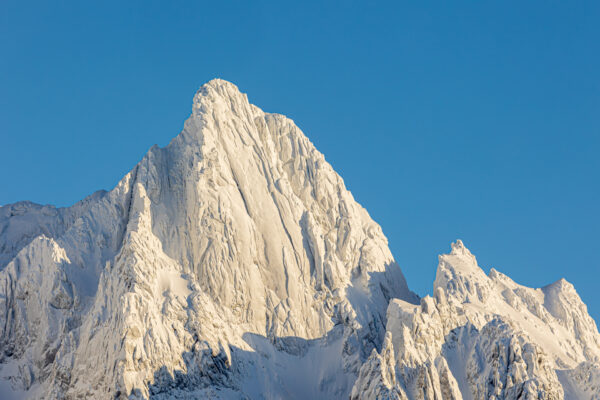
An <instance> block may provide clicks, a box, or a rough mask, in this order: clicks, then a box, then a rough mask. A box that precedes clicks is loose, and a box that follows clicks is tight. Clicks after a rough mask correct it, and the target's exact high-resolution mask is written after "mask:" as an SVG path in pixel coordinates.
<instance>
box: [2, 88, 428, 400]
mask: <svg viewBox="0 0 600 400" xmlns="http://www.w3.org/2000/svg"><path fill="white" fill-rule="evenodd" d="M0 232H1V239H0V267H1V268H2V271H0V311H1V312H0V329H1V335H0V338H1V341H0V351H1V357H2V359H1V364H0V365H1V369H0V377H2V379H4V380H5V382H6V383H5V384H3V387H5V386H6V384H10V386H11V387H12V388H13V389H14V390H15V391H26V393H27V396H30V397H38V398H62V397H65V396H66V397H73V398H74V397H94V398H114V397H137V398H147V397H157V398H161V397H164V398H168V397H171V396H174V395H180V396H185V395H186V394H194V393H196V395H206V396H212V397H223V398H244V397H249V398H257V396H260V395H262V396H264V398H293V397H294V396H296V398H306V396H309V397H312V398H319V397H321V398H332V397H334V398H337V397H339V398H343V397H347V396H348V395H349V393H350V390H351V387H352V383H353V382H354V380H355V379H356V376H357V374H358V371H359V368H360V366H361V365H362V363H363V361H364V360H365V359H366V358H367V357H368V355H369V354H370V353H371V351H372V350H373V349H380V347H381V343H382V341H383V336H384V332H385V323H386V309H387V305H388V303H389V300H390V299H391V298H401V299H404V300H405V301H408V302H415V301H418V298H417V297H416V296H415V295H414V294H413V293H411V292H410V291H409V290H408V288H407V285H406V282H405V280H404V277H403V275H402V273H401V271H400V269H399V267H398V266H397V264H396V263H395V262H394V259H393V257H392V255H391V253H390V251H389V249H388V246H387V240H386V238H385V236H384V235H383V233H382V232H381V229H380V227H379V226H378V225H377V224H376V223H375V222H373V220H371V218H370V217H369V215H368V213H367V212H366V211H365V210H364V209H363V208H362V207H361V206H360V205H359V204H358V203H356V202H355V200H354V199H353V197H352V195H351V194H350V192H348V191H347V190H346V188H345V186H344V183H343V181H342V179H341V178H340V177H339V176H338V175H337V174H336V173H335V172H334V171H333V169H332V168H331V166H330V165H329V164H328V163H327V162H326V161H325V159H324V157H323V155H322V154H321V153H319V152H318V151H317V150H316V149H315V148H314V146H313V145H312V143H310V141H309V140H308V139H307V138H306V137H305V136H304V134H303V133H302V132H301V131H300V130H299V129H298V127H296V125H294V123H293V121H291V120H290V119H288V118H286V117H284V116H282V115H277V114H268V113H265V112H263V111H261V110H260V109H259V108H257V107H255V106H253V105H251V104H250V103H249V102H248V99H247V97H246V95H244V94H242V93H240V92H239V90H238V89H237V87H235V86H234V85H233V84H231V83H229V82H225V81H222V80H213V81H211V82H209V83H207V84H206V85H204V86H202V88H201V89H200V90H199V91H198V93H197V94H196V95H195V97H194V102H193V111H192V115H191V116H190V118H189V119H188V120H187V121H186V122H185V125H184V129H183V131H182V132H181V133H180V134H179V135H178V136H177V137H176V138H174V139H173V140H172V141H171V143H170V144H169V145H168V146H166V147H165V148H159V147H156V146H155V147H153V148H152V149H150V151H149V152H148V153H147V154H146V156H145V157H144V158H143V159H142V161H140V163H139V164H138V165H137V166H136V167H135V168H134V169H133V170H132V171H131V172H130V173H129V174H127V175H126V176H125V177H124V178H123V179H122V180H121V182H120V183H119V184H118V185H117V186H116V187H115V188H114V189H113V190H111V191H110V192H106V193H98V194H96V195H93V196H91V197H89V198H87V199H86V200H84V201H82V202H81V203H77V204H76V205H74V206H73V207H70V208H62V209H56V208H53V207H51V206H38V205H35V204H33V203H18V204H14V205H9V206H5V207H1V208H0ZM311 366H317V367H314V368H313V369H312V370H308V369H309V368H310V367H311ZM261 371H264V373H262V372H261ZM292 394H293V395H292ZM304 395H306V396H304Z"/></svg>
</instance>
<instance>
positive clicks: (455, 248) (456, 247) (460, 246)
mask: <svg viewBox="0 0 600 400" xmlns="http://www.w3.org/2000/svg"><path fill="white" fill-rule="evenodd" d="M450 246H451V247H452V251H451V252H450V254H453V255H463V256H472V254H471V252H470V251H469V249H467V248H466V247H465V245H464V243H463V242H462V240H460V239H457V240H456V242H454V243H452V244H451V245H450Z"/></svg>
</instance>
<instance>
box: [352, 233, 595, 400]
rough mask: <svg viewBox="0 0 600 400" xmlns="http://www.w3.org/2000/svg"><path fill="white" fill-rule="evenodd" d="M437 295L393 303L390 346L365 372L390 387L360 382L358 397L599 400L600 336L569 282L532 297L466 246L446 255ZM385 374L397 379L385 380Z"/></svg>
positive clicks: (373, 357)
mask: <svg viewBox="0 0 600 400" xmlns="http://www.w3.org/2000/svg"><path fill="white" fill-rule="evenodd" d="M434 294H435V295H434V297H433V298H432V297H429V296H427V297H425V298H423V299H421V304H420V305H418V306H416V305H413V304H409V303H407V302H404V301H402V300H392V301H391V302H390V305H389V307H388V323H387V334H386V335H387V337H388V340H387V341H386V344H385V346H384V349H383V350H382V354H381V355H380V354H379V353H378V352H377V351H375V350H374V351H373V354H372V355H371V356H370V358H369V360H368V361H367V362H366V363H365V365H364V366H363V367H362V368H361V372H360V376H361V377H362V376H363V375H366V374H369V375H370V376H371V379H370V380H369V381H377V380H380V381H381V383H379V384H378V385H371V387H369V385H368V384H366V383H365V380H364V379H362V380H361V379H359V380H358V381H357V382H356V384H355V387H354V389H353V391H352V396H353V398H380V397H379V396H378V395H377V392H378V391H379V392H381V391H384V390H385V391H392V390H394V391H396V392H398V393H400V394H401V395H399V397H397V398H407V399H434V398H444V399H562V398H567V399H598V398H599V396H600V379H599V375H598V371H600V334H598V329H597V327H596V324H595V323H594V321H593V320H592V318H591V317H590V316H589V315H588V313H587V309H586V306H585V304H583V302H582V301H581V299H580V298H579V296H578V295H577V293H576V292H575V290H574V288H573V286H572V285H571V284H569V283H568V282H566V281H565V280H564V279H563V280H560V281H558V282H556V283H554V284H552V285H549V286H546V287H544V288H542V289H531V288H527V287H525V286H521V285H518V284H517V283H515V282H513V281H512V280H511V279H510V278H508V277H507V276H506V275H503V274H501V273H500V272H498V271H496V270H494V269H492V270H491V271H490V273H489V275H488V276H486V275H485V273H484V272H483V270H482V269H481V268H480V267H479V266H478V265H477V260H476V259H475V257H474V256H473V255H472V254H471V252H470V251H469V250H468V249H467V248H466V247H465V246H464V245H463V243H462V242H461V241H457V242H456V243H454V244H453V245H452V251H451V253H450V254H445V255H442V256H440V262H439V267H438V270H437V274H436V279H435V282H434ZM388 353H389V354H391V356H388V357H385V358H384V359H385V360H386V362H385V363H382V357H383V354H388ZM380 365H383V367H382V366H380ZM385 370H394V372H395V374H394V375H395V378H394V379H392V380H390V379H388V380H382V379H381V378H380V377H382V376H389V375H390V374H389V373H381V372H378V371H385Z"/></svg>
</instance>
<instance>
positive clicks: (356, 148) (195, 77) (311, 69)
mask: <svg viewBox="0 0 600 400" xmlns="http://www.w3.org/2000/svg"><path fill="white" fill-rule="evenodd" d="M51 3H52V4H51ZM55 3H58V2H46V1H40V2H35V1H34V2H25V1H7V0H4V1H2V2H1V3H0V52H1V53H0V93H1V95H0V132H1V142H0V143H1V144H0V204H6V203H11V202H15V201H18V200H25V199H28V200H33V201H36V202H40V203H51V204H56V205H60V206H65V205H70V204H72V203H74V202H76V201H77V200H79V199H81V198H83V197H84V196H86V195H87V194H90V193H92V192H94V191H95V190H97V189H101V188H103V189H110V188H112V187H113V186H114V185H115V184H116V182H117V181H118V180H119V179H120V178H121V177H122V176H123V175H124V174H125V173H127V172H128V171H129V170H130V169H131V168H132V167H133V166H134V165H135V164H136V163H137V161H138V160H139V159H140V158H141V157H142V156H143V154H144V153H145V152H146V151H147V150H148V149H149V148H150V147H151V146H152V145H153V144H155V143H157V144H158V145H160V146H164V145H166V144H167V143H168V141H169V140H170V139H171V138H172V137H174V136H175V135H177V134H178V133H179V131H180V129H181V128H182V125H183V121H184V120H185V119H186V118H187V116H188V115H189V113H190V110H191V101H192V96H193V94H194V92H195V90H196V89H197V88H198V87H199V86H200V85H201V84H202V83H204V82H206V81H208V80H210V79H211V78H214V77H220V78H223V79H227V80H230V81H232V82H234V83H236V84H237V85H238V86H239V87H240V89H241V90H242V91H244V92H246V93H248V94H249V97H250V100H251V101H252V102H253V103H255V104H257V105H258V106H260V107H261V108H263V109H264V110H266V111H270V112H280V113H283V114H286V115H288V116H289V117H291V118H293V119H294V120H295V121H296V122H297V123H298V125H299V126H300V127H301V128H302V129H303V130H304V131H305V133H306V134H307V135H308V136H309V138H310V139H311V140H312V141H313V142H314V143H315V145H316V146H317V148H318V149H319V150H321V151H322V152H323V153H324V154H325V156H326V158H327V160H328V161H329V162H330V163H331V164H333V166H334V168H335V169H336V170H337V171H338V172H339V173H340V174H341V175H342V177H343V178H344V179H345V181H346V184H347V186H348V187H349V189H350V190H351V191H352V192H353V194H354V196H355V197H356V199H357V200H358V201H359V202H360V203H362V204H363V205H364V206H365V207H366V208H367V209H368V210H369V212H370V213H371V215H372V216H373V217H374V219H375V220H376V221H378V222H379V223H380V224H381V225H382V227H383V230H384V232H385V234H386V235H387V236H388V238H389V240H390V246H391V248H392V251H393V253H394V255H395V256H396V258H397V260H398V262H399V263H400V265H401V266H402V268H403V270H404V273H405V275H406V276H407V278H408V281H409V285H410V287H411V288H412V289H413V290H415V291H416V292H418V293H419V294H421V295H423V294H425V293H428V292H431V286H432V282H433V279H434V275H435V270H436V266H437V254H439V253H442V252H447V251H448V250H449V244H450V242H451V241H453V240H455V239H456V238H462V239H463V240H464V241H465V243H466V245H467V246H468V247H470V248H471V250H472V251H473V252H474V253H475V254H476V255H477V257H478V259H479V261H480V264H482V265H483V266H484V267H485V269H486V270H487V269H489V267H495V268H497V269H499V270H500V271H502V272H505V273H507V274H509V275H510V276H511V277H513V278H514V279H515V280H516V281H518V282H520V283H523V284H526V285H529V286H543V285H545V284H548V283H550V282H553V281H555V280H557V279H559V278H560V277H565V278H566V279H567V280H569V281H571V282H573V283H574V284H575V286H576V288H577V290H578V291H579V293H580V295H581V296H582V298H583V300H584V301H585V302H587V304H588V305H589V308H590V311H591V313H592V315H593V316H594V317H595V318H596V320H600V296H598V290H599V289H598V286H599V284H600V254H599V253H600V251H599V250H600V234H599V230H598V229H599V226H600V210H599V207H600V156H599V155H600V48H599V47H600V45H599V43H600V23H599V21H600V8H599V7H600V6H599V4H600V3H598V2H593V1H590V2H587V1H580V2H574V3H571V2H560V3H558V2H553V1H540V2H533V1H532V2H518V1H515V2H498V1H496V2H488V1H483V2H464V3H462V2H428V5H427V6H425V5H423V3H424V2H410V4H409V3H407V4H404V5H400V4H397V3H396V2H394V5H392V4H388V5H383V4H382V3H381V4H379V5H364V4H359V3H351V2H339V3H333V2H331V3H328V5H322V4H320V2H319V3H312V4H309V3H306V2H301V3H302V6H300V5H286V6H284V5H281V4H278V3H277V2H273V3H265V2H239V3H230V2H224V3H222V4H216V3H219V2H210V4H209V3H208V2H206V4H202V3H203V2H199V1H194V2H179V1H177V2H163V3H162V4H161V3H160V2H148V1H144V2H141V1H139V2H135V1H131V2H121V1H119V2H79V1H73V2H60V3H58V4H55ZM84 3H85V4H84ZM123 3H127V4H126V5H124V4H123ZM250 3H252V4H250ZM296 3H300V2H296ZM347 3H348V4H347ZM450 4H452V5H450Z"/></svg>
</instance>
